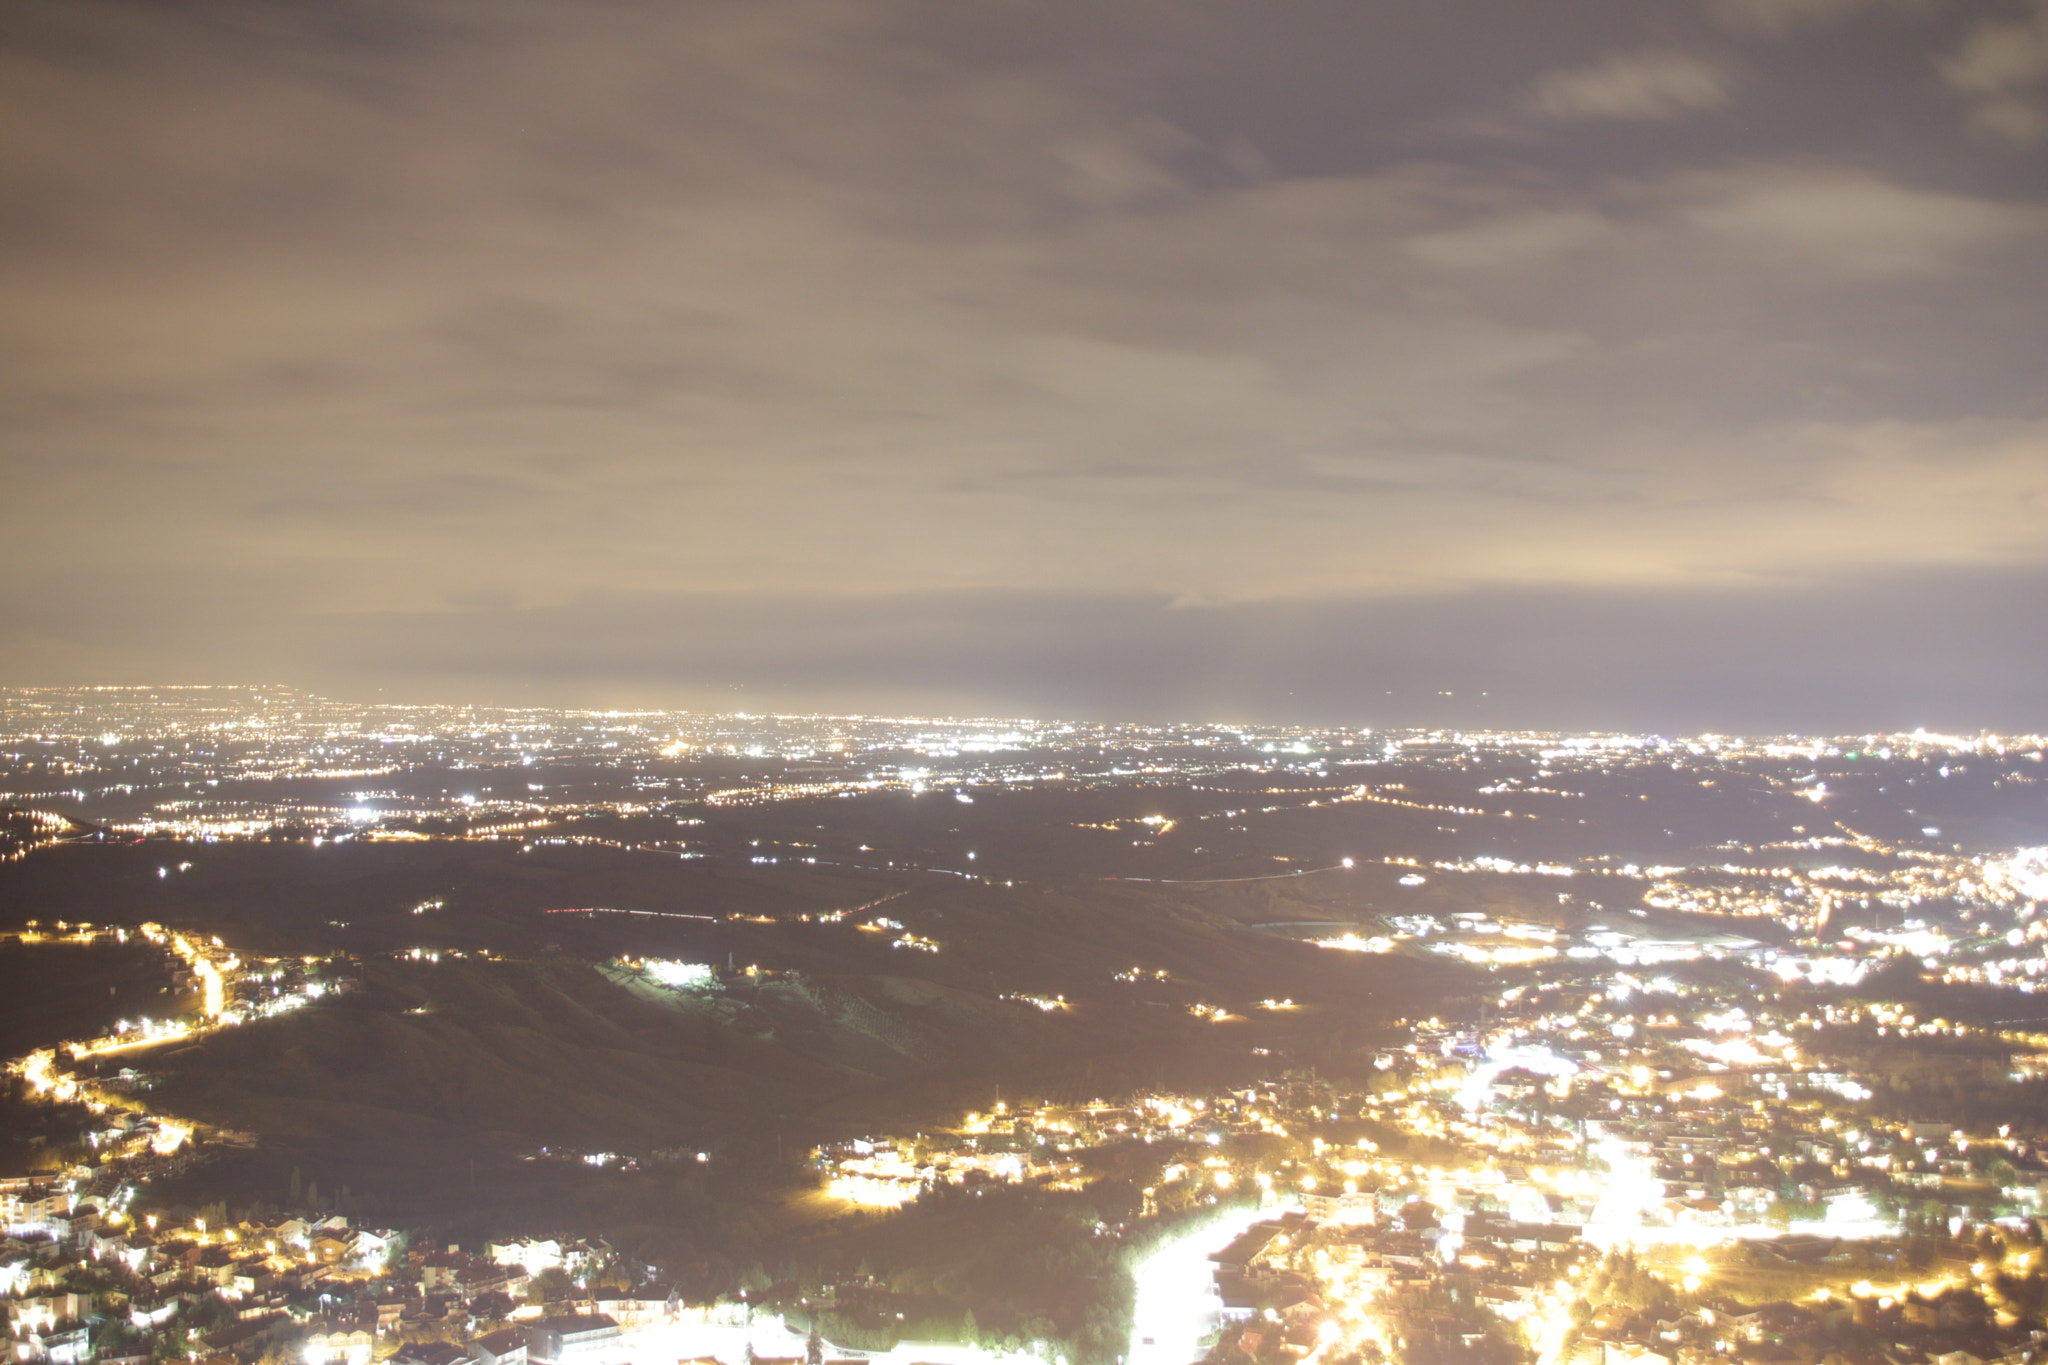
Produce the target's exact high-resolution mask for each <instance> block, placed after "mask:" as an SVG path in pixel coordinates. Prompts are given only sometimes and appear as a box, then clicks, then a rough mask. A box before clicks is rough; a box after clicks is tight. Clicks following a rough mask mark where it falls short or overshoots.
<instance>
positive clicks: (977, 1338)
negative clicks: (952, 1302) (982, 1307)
mask: <svg viewBox="0 0 2048 1365" xmlns="http://www.w3.org/2000/svg"><path fill="white" fill-rule="evenodd" d="M960 1340H961V1341H962V1342H964V1343H965V1344H967V1345H969V1346H979V1345H981V1324H980V1323H979V1322H977V1321H975V1318H974V1310H973V1309H972V1308H970V1309H968V1310H967V1316H966V1317H964V1318H962V1319H961V1320H960Z"/></svg>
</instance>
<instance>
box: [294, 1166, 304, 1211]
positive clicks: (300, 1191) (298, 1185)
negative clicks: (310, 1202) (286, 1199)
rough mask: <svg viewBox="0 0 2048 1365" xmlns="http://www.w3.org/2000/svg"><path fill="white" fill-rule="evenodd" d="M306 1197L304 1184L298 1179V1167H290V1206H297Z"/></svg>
mask: <svg viewBox="0 0 2048 1365" xmlns="http://www.w3.org/2000/svg"><path fill="white" fill-rule="evenodd" d="M305 1197H306V1186H305V1184H304V1182H303V1181H301V1180H300V1179H299V1168H298V1167H296V1166H294V1167H292V1207H293V1208H297V1207H298V1206H299V1204H300V1202H301V1201H303V1200H304V1199H305Z"/></svg>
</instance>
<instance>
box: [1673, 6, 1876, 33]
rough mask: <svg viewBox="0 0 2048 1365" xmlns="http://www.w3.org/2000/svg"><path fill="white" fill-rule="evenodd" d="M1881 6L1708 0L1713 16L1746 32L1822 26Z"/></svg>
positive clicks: (1774, 31)
mask: <svg viewBox="0 0 2048 1365" xmlns="http://www.w3.org/2000/svg"><path fill="white" fill-rule="evenodd" d="M1877 7H1878V0H1708V4H1707V8H1708V10H1709V12H1710V13H1712V14H1713V16H1714V17H1715V18H1716V19H1717V20H1719V21H1720V22H1721V23H1723V24H1725V25H1727V26H1728V27H1729V28H1731V29H1734V30H1736V31H1738V32H1743V33H1761V34H1769V35H1778V34H1785V33H1792V32H1796V31H1798V30H1800V29H1807V28H1822V27H1826V26H1827V25H1830V24H1836V23H1840V22H1841V21H1843V20H1844V19H1847V18H1849V17H1851V16H1852V15H1856V14H1860V13H1864V12H1866V11H1868V10H1871V9H1873V8H1877Z"/></svg>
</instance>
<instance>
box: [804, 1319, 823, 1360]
mask: <svg viewBox="0 0 2048 1365" xmlns="http://www.w3.org/2000/svg"><path fill="white" fill-rule="evenodd" d="M804 1362H805V1365H825V1338H823V1337H821V1336H819V1335H818V1329H817V1328H815V1327H813V1328H812V1329H811V1334H810V1336H808V1337H806V1338H805V1339H804Z"/></svg>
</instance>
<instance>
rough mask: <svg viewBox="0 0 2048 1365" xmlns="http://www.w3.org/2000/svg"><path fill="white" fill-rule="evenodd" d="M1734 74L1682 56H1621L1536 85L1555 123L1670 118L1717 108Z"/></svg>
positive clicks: (1541, 105)
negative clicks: (1729, 78) (1729, 75)
mask: <svg viewBox="0 0 2048 1365" xmlns="http://www.w3.org/2000/svg"><path fill="white" fill-rule="evenodd" d="M1728 86H1729V81H1728V74H1727V72H1726V71H1724V70H1723V69H1722V68H1720V67H1719V66H1716V65H1715V64H1713V63H1711V62H1708V61H1704V60H1702V59H1700V58H1698V57H1691V56H1687V55H1685V54H1683V53H1677V52H1634V53H1616V54H1614V55H1613V56H1610V57H1608V58H1606V59H1605V60H1604V61H1600V62H1596V63H1594V64H1593V65H1591V66H1579V67H1572V68H1570V69H1568V70H1563V71H1553V72H1550V73H1549V74H1547V75H1545V76H1544V77H1543V78H1542V79H1541V80H1539V81H1538V82H1537V83H1536V89H1535V92H1534V95H1533V97H1532V98H1533V101H1534V104H1535V108H1536V109H1537V111H1538V112H1539V113H1542V114H1544V115H1546V116H1547V117H1550V118H1554V119H1670V118H1677V117H1679V116H1681V115H1683V114H1692V113H1698V112H1700V111H1701V110H1705V109H1717V108H1719V107H1720V106H1721V105H1723V104H1725V103H1726V102H1727V100H1728Z"/></svg>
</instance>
